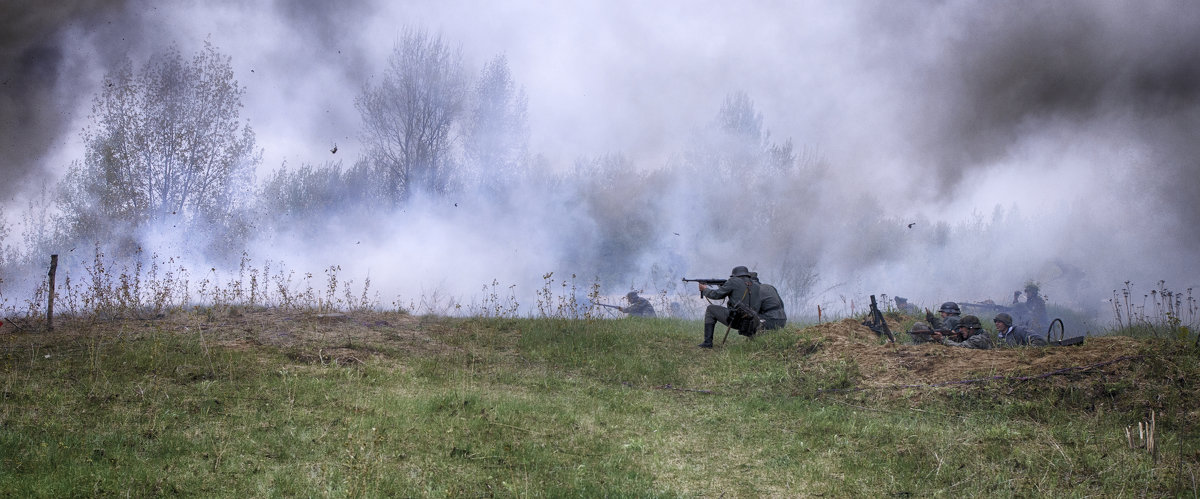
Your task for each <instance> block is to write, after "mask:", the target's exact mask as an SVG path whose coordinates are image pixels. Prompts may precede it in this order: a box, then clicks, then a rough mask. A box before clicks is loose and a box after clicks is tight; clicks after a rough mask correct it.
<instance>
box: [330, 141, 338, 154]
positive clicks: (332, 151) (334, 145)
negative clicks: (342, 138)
mask: <svg viewBox="0 0 1200 499" xmlns="http://www.w3.org/2000/svg"><path fill="white" fill-rule="evenodd" d="M329 152H330V154H337V143H336V142H334V143H333V149H330V150H329Z"/></svg>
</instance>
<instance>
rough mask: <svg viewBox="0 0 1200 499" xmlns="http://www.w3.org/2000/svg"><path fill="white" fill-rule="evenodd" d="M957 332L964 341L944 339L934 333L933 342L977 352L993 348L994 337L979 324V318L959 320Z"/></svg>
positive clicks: (970, 317)
mask: <svg viewBox="0 0 1200 499" xmlns="http://www.w3.org/2000/svg"><path fill="white" fill-rule="evenodd" d="M955 332H956V333H957V336H958V337H959V338H961V340H962V341H955V340H952V339H950V338H944V337H942V333H940V332H934V333H933V341H940V342H941V343H942V344H943V345H946V346H948V347H963V348H974V349H977V350H987V349H989V348H992V337H991V336H989V335H988V333H987V331H984V330H983V323H981V322H979V318H978V317H975V316H974V315H967V316H964V317H963V318H962V319H961V320H959V321H958V326H957V327H956V330H955Z"/></svg>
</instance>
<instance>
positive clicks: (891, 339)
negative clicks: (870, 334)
mask: <svg viewBox="0 0 1200 499" xmlns="http://www.w3.org/2000/svg"><path fill="white" fill-rule="evenodd" d="M862 324H863V325H864V326H867V327H868V328H870V329H871V331H874V332H875V334H876V335H879V336H887V339H888V343H895V342H896V337H895V336H893V335H892V330H891V329H889V328H888V325H887V321H885V320H883V312H880V311H879V304H878V303H876V302H875V295H871V311H870V312H869V313H867V319H866V320H864V321H863V323H862Z"/></svg>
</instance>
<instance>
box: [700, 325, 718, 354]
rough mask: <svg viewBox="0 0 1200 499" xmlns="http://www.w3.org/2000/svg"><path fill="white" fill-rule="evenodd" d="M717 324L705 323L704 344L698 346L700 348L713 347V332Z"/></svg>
mask: <svg viewBox="0 0 1200 499" xmlns="http://www.w3.org/2000/svg"><path fill="white" fill-rule="evenodd" d="M716 327H717V325H716V323H710V322H708V321H705V322H704V343H701V344H700V345H698V346H699V347H700V348H712V347H713V331H714V330H715V329H716Z"/></svg>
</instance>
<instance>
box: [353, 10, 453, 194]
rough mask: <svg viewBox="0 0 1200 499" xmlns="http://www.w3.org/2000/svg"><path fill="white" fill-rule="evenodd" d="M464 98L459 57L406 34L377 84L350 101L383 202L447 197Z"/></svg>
mask: <svg viewBox="0 0 1200 499" xmlns="http://www.w3.org/2000/svg"><path fill="white" fill-rule="evenodd" d="M465 98H466V79H465V78H464V76H463V68H462V55H461V53H460V52H459V51H458V50H456V49H452V48H451V47H450V46H449V45H448V44H447V43H446V42H444V41H443V40H442V38H441V36H433V35H430V34H428V33H426V32H425V31H423V30H416V31H412V30H409V31H406V32H405V33H404V35H403V36H402V38H401V40H400V42H399V43H397V45H396V46H395V47H394V48H393V50H392V54H391V56H390V57H389V58H388V65H387V68H386V69H385V70H384V72H383V78H382V80H381V81H380V82H379V83H378V84H376V85H369V86H367V88H366V89H365V90H364V91H363V93H362V95H361V96H359V97H358V99H356V101H355V106H356V107H357V108H358V110H359V112H360V113H361V114H362V118H363V126H364V129H365V141H366V143H367V144H368V146H369V147H370V150H371V152H370V154H371V161H372V162H373V164H374V166H375V169H376V173H377V175H378V178H379V179H380V181H381V186H382V187H381V188H382V192H383V195H384V197H385V198H386V199H388V200H391V201H392V202H395V203H399V202H402V201H404V200H406V199H408V198H409V197H411V196H412V195H413V193H414V192H416V191H427V192H431V193H444V192H446V190H447V189H448V188H449V182H450V177H451V173H452V168H453V166H454V164H453V157H452V146H453V144H454V140H455V138H456V135H455V134H456V130H455V127H456V125H457V124H458V121H459V119H460V117H461V114H462V112H463V108H464V101H465Z"/></svg>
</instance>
